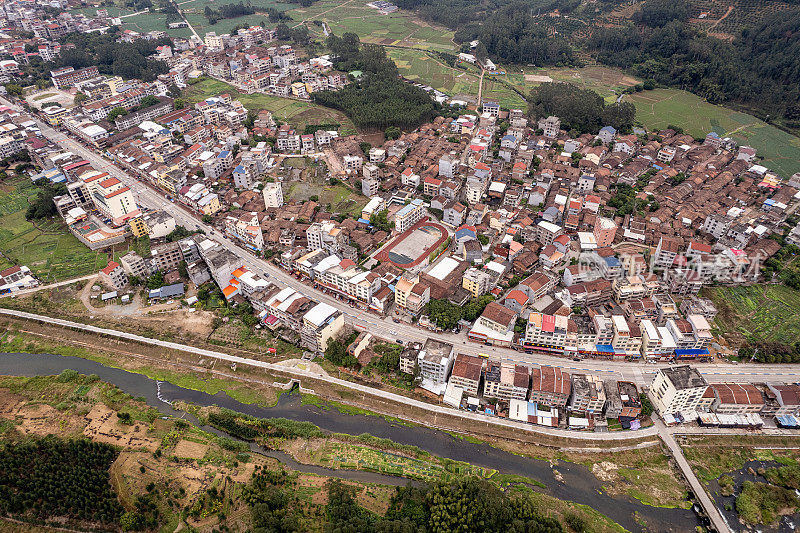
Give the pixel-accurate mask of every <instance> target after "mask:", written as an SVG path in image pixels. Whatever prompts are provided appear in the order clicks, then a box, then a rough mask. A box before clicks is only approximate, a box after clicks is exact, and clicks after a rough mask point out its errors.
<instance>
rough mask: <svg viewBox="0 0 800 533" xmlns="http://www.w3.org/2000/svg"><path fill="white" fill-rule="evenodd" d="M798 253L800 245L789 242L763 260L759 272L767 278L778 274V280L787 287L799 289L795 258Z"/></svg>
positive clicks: (799, 275)
mask: <svg viewBox="0 0 800 533" xmlns="http://www.w3.org/2000/svg"><path fill="white" fill-rule="evenodd" d="M798 254H800V247H798V246H797V245H794V244H789V245H787V246H784V247H782V248H781V249H780V250H778V251H777V252H775V255H773V256H772V257H770V258H769V259H767V260H766V261H764V266H763V267H762V268H761V273H762V274H764V277H765V278H766V279H767V280H769V279H771V278H772V276H773V275H774V274H778V276H779V278H780V280H781V281H782V282H783V283H784V284H785V285H786V286H788V287H791V288H793V289H797V290H800V266H799V265H796V264H795V261H794V260H795V258H796V257H797V255H798Z"/></svg>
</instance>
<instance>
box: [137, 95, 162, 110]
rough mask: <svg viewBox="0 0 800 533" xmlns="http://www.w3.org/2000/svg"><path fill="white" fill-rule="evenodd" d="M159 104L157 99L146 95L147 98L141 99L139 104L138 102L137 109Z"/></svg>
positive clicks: (159, 101)
mask: <svg viewBox="0 0 800 533" xmlns="http://www.w3.org/2000/svg"><path fill="white" fill-rule="evenodd" d="M160 103H161V100H159V99H158V98H156V97H155V96H153V95H151V94H148V95H147V96H145V97H144V98H142V101H141V102H139V109H144V108H145V107H150V106H151V105H157V104H160Z"/></svg>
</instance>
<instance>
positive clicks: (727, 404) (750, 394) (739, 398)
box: [705, 383, 764, 415]
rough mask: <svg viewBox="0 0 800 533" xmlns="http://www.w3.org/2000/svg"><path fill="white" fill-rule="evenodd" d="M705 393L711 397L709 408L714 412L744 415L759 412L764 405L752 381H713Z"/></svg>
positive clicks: (762, 398)
mask: <svg viewBox="0 0 800 533" xmlns="http://www.w3.org/2000/svg"><path fill="white" fill-rule="evenodd" d="M705 395H706V396H707V397H709V396H710V397H711V398H713V402H712V403H711V410H712V411H713V412H715V413H722V414H726V415H744V414H747V413H759V412H761V409H763V407H764V397H763V396H762V395H761V391H760V390H758V387H756V386H755V385H753V384H752V383H715V384H712V385H709V386H708V390H707V391H706V393H705Z"/></svg>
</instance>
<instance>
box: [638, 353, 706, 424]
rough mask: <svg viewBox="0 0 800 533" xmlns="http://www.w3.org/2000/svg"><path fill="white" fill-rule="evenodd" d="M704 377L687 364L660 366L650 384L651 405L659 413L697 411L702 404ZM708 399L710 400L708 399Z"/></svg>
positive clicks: (704, 386) (704, 390)
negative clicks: (668, 366)
mask: <svg viewBox="0 0 800 533" xmlns="http://www.w3.org/2000/svg"><path fill="white" fill-rule="evenodd" d="M707 388H708V383H707V382H706V380H705V378H704V377H703V376H701V375H700V372H698V371H697V369H695V368H692V367H691V366H689V365H683V366H675V367H670V368H662V369H659V370H658V372H656V375H655V377H654V378H653V382H652V384H651V385H650V398H651V399H652V401H653V407H654V408H655V410H656V411H657V412H658V414H660V415H662V416H663V415H666V414H672V413H679V412H682V411H697V410H698V408H699V407H701V406H703V405H704V400H703V395H704V394H705V392H706V389H707ZM709 401H710V400H709Z"/></svg>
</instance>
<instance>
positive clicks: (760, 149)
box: [629, 89, 800, 177]
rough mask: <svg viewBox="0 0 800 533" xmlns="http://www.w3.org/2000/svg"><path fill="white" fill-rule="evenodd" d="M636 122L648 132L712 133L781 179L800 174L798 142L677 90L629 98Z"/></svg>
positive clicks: (796, 139)
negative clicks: (745, 148) (748, 151)
mask: <svg viewBox="0 0 800 533" xmlns="http://www.w3.org/2000/svg"><path fill="white" fill-rule="evenodd" d="M629 98H630V101H631V102H633V104H634V105H635V106H636V119H637V120H638V121H640V122H641V123H642V124H644V126H645V127H646V128H647V129H660V128H665V127H666V126H667V125H669V124H674V125H676V126H680V127H681V128H683V129H684V130H685V131H686V133H689V134H690V135H693V136H695V137H705V136H706V134H707V133H709V132H711V131H714V132H716V133H718V134H719V135H720V136H729V137H732V138H733V139H735V140H736V141H737V142H738V143H739V144H746V145H749V146H752V147H753V148H755V149H756V151H757V154H758V157H762V158H764V161H763V164H764V165H765V166H767V167H769V168H771V169H772V170H775V171H776V172H778V173H779V174H781V175H782V176H784V177H788V176H790V175H792V174H794V173H795V172H800V138H798V137H795V136H794V135H791V134H789V133H786V132H785V131H782V130H780V129H778V128H776V127H774V126H771V125H769V124H767V123H766V122H763V121H762V120H759V119H757V118H756V117H753V116H752V115H748V114H746V113H740V112H738V111H733V110H731V109H727V108H724V107H722V106H718V105H714V104H709V103H708V102H706V101H705V100H703V99H702V98H700V97H699V96H697V95H694V94H692V93H689V92H686V91H680V90H678V89H656V90H654V91H644V92H641V93H635V94H633V95H631V96H630V97H629Z"/></svg>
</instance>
